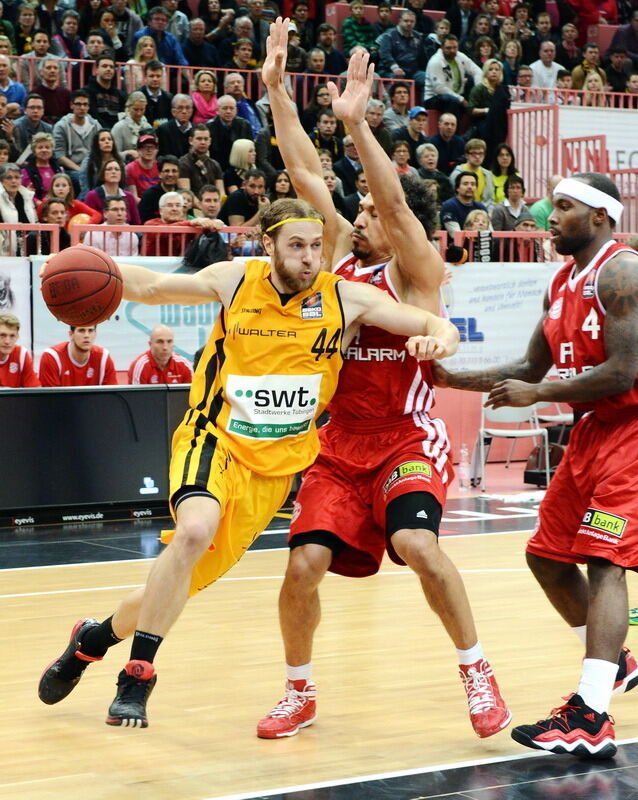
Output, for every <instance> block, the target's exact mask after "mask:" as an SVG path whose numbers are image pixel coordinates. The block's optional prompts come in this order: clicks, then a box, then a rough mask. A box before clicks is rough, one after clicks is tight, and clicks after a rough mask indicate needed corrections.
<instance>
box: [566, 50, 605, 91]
mask: <svg viewBox="0 0 638 800" xmlns="http://www.w3.org/2000/svg"><path fill="white" fill-rule="evenodd" d="M590 72H597V73H598V75H599V76H600V79H601V81H602V83H603V86H604V84H605V82H606V80H607V76H606V75H605V71H604V70H603V69H602V67H601V66H600V49H599V47H598V45H597V44H596V42H587V44H586V45H585V49H584V50H583V60H582V61H581V63H580V64H579V65H578V66H577V67H574V69H573V70H572V84H573V86H574V89H582V88H583V87H584V85H585V79H586V77H587V75H588V74H589V73H590Z"/></svg>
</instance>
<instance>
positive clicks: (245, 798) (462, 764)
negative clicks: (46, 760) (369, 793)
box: [203, 739, 638, 800]
mask: <svg viewBox="0 0 638 800" xmlns="http://www.w3.org/2000/svg"><path fill="white" fill-rule="evenodd" d="M636 743H638V739H621V740H619V741H616V744H617V745H623V744H636ZM542 756H547V753H546V752H545V751H543V752H540V751H539V752H537V753H520V754H518V753H516V754H514V755H510V756H495V757H493V758H479V759H476V760H474V761H457V762H452V763H450V764H437V765H436V766H431V767H417V768H415V769H402V770H397V771H396V772H381V773H379V774H377V775H359V776H357V777H356V778H344V779H342V780H335V781H318V782H317V783H304V784H299V785H298V786H288V787H286V788H282V789H267V790H266V791H263V790H262V791H261V792H242V793H240V794H224V795H214V796H211V797H206V798H203V800H254V798H268V797H272V796H273V795H277V794H292V793H293V792H304V791H305V792H307V791H311V790H312V789H324V788H326V789H327V788H329V787H331V786H335V787H337V786H352V785H353V784H360V783H367V782H368V781H383V780H388V779H392V778H404V777H408V776H410V775H427V774H428V773H430V772H444V771H446V770H453V769H463V768H467V767H481V766H485V765H487V764H502V763H505V762H509V761H522V760H523V759H525V758H541V757H542ZM628 766H631V765H628ZM627 768H628V767H612V768H610V769H604V770H601V772H618V771H620V770H623V769H627ZM591 774H592V773H591V772H582V773H578V775H583V776H584V775H591ZM565 777H567V776H558V775H557V776H556V778H557V779H561V778H565ZM569 777H570V778H574V777H577V775H575V774H574V773H570V775H569ZM538 780H546V778H540V779H538ZM529 782H530V783H536V782H537V781H529ZM513 785H515V784H499V785H498V786H484V787H480V789H478V787H476V786H473V787H472V788H473V789H475V790H477V789H478V790H479V791H481V792H485V791H489V790H490V789H495V788H503V787H507V786H513ZM463 791H464V790H461V792H463ZM465 791H468V790H465ZM452 794H455V792H452ZM435 796H439V795H435ZM444 796H445V795H444Z"/></svg>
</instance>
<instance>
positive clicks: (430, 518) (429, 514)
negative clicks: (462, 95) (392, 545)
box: [385, 492, 443, 536]
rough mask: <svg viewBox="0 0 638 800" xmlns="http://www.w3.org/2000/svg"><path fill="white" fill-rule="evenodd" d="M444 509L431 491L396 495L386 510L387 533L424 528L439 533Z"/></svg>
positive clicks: (390, 534) (388, 534)
mask: <svg viewBox="0 0 638 800" xmlns="http://www.w3.org/2000/svg"><path fill="white" fill-rule="evenodd" d="M442 514H443V509H442V508H441V504H440V503H439V501H438V500H437V499H436V497H434V495H432V494H430V493H429V492H408V493H407V494H401V495H399V496H398V497H395V498H394V500H391V501H390V502H389V503H388V506H387V508H386V511H385V528H386V535H387V536H392V534H393V533H396V532H397V531H400V530H406V529H407V530H417V529H419V528H424V529H425V530H428V531H432V532H433V533H434V534H436V536H438V535H439V525H440V524H441V516H442Z"/></svg>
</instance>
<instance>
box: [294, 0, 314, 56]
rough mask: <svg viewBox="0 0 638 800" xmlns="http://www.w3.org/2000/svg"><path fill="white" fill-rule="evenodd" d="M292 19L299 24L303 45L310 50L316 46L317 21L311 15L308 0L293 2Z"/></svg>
mask: <svg viewBox="0 0 638 800" xmlns="http://www.w3.org/2000/svg"><path fill="white" fill-rule="evenodd" d="M292 21H293V22H294V23H295V25H296V26H297V31H298V33H299V39H300V41H301V46H302V47H303V49H304V50H305V51H306V52H308V51H309V50H311V49H312V47H314V44H315V42H316V41H317V36H316V33H315V22H314V20H313V19H310V17H309V8H308V2H307V0H297V2H295V3H293V8H292Z"/></svg>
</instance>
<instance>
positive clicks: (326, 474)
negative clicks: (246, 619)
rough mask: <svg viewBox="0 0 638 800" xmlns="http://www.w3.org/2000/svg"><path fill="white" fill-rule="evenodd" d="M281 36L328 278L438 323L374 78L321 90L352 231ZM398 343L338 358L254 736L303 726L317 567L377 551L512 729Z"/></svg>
mask: <svg viewBox="0 0 638 800" xmlns="http://www.w3.org/2000/svg"><path fill="white" fill-rule="evenodd" d="M287 27H288V23H287V21H286V22H282V21H281V20H278V21H277V22H276V23H274V24H273V25H272V26H271V30H270V38H269V42H268V57H267V59H266V62H265V63H264V66H263V70H262V78H263V80H264V82H265V84H266V86H267V88H268V95H269V99H270V104H271V110H272V112H273V117H274V121H275V128H276V131H277V134H278V137H277V139H278V142H279V147H280V151H281V153H282V156H283V159H284V162H285V164H286V168H287V170H288V172H289V175H290V177H291V179H292V181H293V183H294V186H295V189H296V191H297V194H298V195H299V196H300V197H303V198H304V199H306V200H308V201H309V202H312V204H313V205H314V206H315V207H316V208H319V209H320V210H321V212H322V213H323V214H324V217H325V238H324V253H326V260H327V266H328V268H330V267H331V266H332V267H333V270H334V271H335V272H337V273H338V274H339V275H341V276H343V277H345V278H346V279H347V280H348V281H357V282H365V283H369V284H373V285H376V286H379V287H380V288H382V289H384V290H385V291H386V292H387V293H388V294H389V295H390V296H392V297H394V298H395V299H396V300H403V301H406V300H409V302H411V303H414V304H415V305H418V306H420V307H421V308H424V309H427V310H428V311H431V312H433V313H435V314H438V313H439V311H440V307H441V301H440V284H441V280H442V278H443V262H442V260H441V258H440V256H439V255H438V253H437V252H436V250H435V248H434V247H433V245H432V244H431V243H430V241H429V240H428V235H427V233H426V230H427V228H428V227H429V226H432V222H433V209H432V208H431V206H430V204H429V201H428V199H427V197H426V192H425V191H424V187H423V185H422V184H421V183H420V182H418V183H413V184H410V183H404V185H403V187H402V184H401V183H400V181H399V178H398V176H397V174H396V172H395V170H394V168H393V166H392V164H391V162H390V160H389V159H388V157H387V156H386V154H385V153H384V151H383V150H382V148H381V147H380V146H379V144H378V143H377V141H376V139H375V138H374V136H373V135H372V132H371V130H370V128H369V126H368V124H367V122H366V121H365V111H366V105H367V101H368V98H369V95H370V87H371V81H372V71H371V70H370V71H369V70H368V68H367V63H368V57H367V55H361V54H356V55H353V56H352V58H351V59H350V67H349V70H348V82H347V86H346V89H345V90H344V92H343V94H342V96H341V97H339V95H338V92H337V89H336V87H335V86H332V87H331V93H332V97H333V103H332V107H333V109H334V111H335V113H336V114H337V116H338V117H339V118H340V119H341V120H342V121H343V122H344V124H345V125H346V127H347V128H348V131H349V133H350V135H351V136H352V139H353V142H354V144H355V146H356V149H357V152H358V156H359V159H360V160H361V163H362V165H363V168H364V170H365V173H366V175H367V176H368V183H369V186H370V194H368V195H367V196H366V197H365V198H363V200H362V201H361V204H360V211H359V215H358V216H357V218H356V220H355V223H354V229H353V227H352V225H350V223H348V222H347V221H346V220H345V219H343V217H340V216H339V215H337V213H336V211H335V208H334V205H333V203H332V199H331V197H330V193H329V192H328V190H327V188H326V186H325V184H324V181H323V175H322V171H321V166H320V163H319V159H318V156H317V154H316V152H315V150H314V148H313V147H312V143H311V142H310V140H309V139H308V136H307V135H306V134H305V133H304V131H303V129H302V127H301V125H300V123H299V119H298V117H297V114H296V112H295V110H294V108H293V107H292V106H291V104H290V99H289V97H288V95H287V94H286V91H285V88H284V84H283V74H284V70H285V59H286V50H287V43H288V36H287ZM329 85H330V84H329ZM406 193H407V198H408V199H407V201H406ZM404 344H405V340H404V339H403V338H402V337H399V336H393V335H388V334H387V333H385V332H383V331H381V330H379V329H377V328H374V327H370V326H362V328H361V330H360V333H359V335H358V336H357V337H356V338H355V339H354V340H353V341H352V342H351V343H350V345H349V347H348V349H347V352H346V354H345V358H346V360H345V363H344V367H343V369H342V372H341V375H340V378H339V385H338V389H337V392H336V394H335V397H334V399H333V401H332V402H331V404H330V409H329V410H330V413H331V421H330V423H329V424H328V425H326V426H325V427H324V428H322V430H321V452H320V454H319V456H318V458H317V460H316V462H315V464H314V465H313V466H312V467H310V468H309V469H308V470H307V471H306V472H305V474H304V480H303V484H302V488H301V491H300V492H299V494H298V496H297V503H296V506H295V513H294V515H293V521H292V523H291V534H290V547H291V553H290V559H289V563H288V569H287V571H286V577H285V580H284V584H283V586H282V589H281V595H280V603H279V608H280V622H281V628H282V634H283V639H284V646H285V652H286V662H287V684H286V694H285V697H284V698H283V700H282V701H281V702H280V703H279V704H278V705H277V706H276V707H275V708H274V709H273V711H271V712H270V714H268V715H267V716H266V717H265V718H264V719H262V720H261V721H260V722H259V724H258V726H257V735H258V736H260V737H263V738H280V737H285V736H292V735H294V734H296V733H297V732H298V731H299V729H300V728H302V727H305V726H307V725H310V724H311V723H312V722H313V721H314V718H315V714H316V712H315V693H316V687H315V684H314V683H313V682H312V675H311V654H312V642H313V635H314V631H315V629H316V627H317V625H318V623H319V616H320V609H319V594H318V586H319V583H320V581H321V580H322V578H323V576H324V575H325V573H326V571H327V570H330V571H332V572H337V573H340V574H342V575H348V576H355V577H362V576H365V575H372V574H374V573H375V572H377V570H378V569H379V565H380V563H381V559H382V558H383V555H384V553H385V551H386V550H387V551H388V553H389V555H390V557H391V558H392V559H393V560H394V561H395V562H397V563H399V564H407V565H408V566H409V567H410V568H411V569H413V570H414V572H416V574H417V575H418V576H419V577H420V579H421V584H422V587H423V591H424V592H425V595H426V597H427V600H428V602H429V604H430V606H431V607H432V608H433V610H434V611H435V612H436V613H437V614H438V615H439V617H440V618H441V621H442V622H443V625H444V626H445V628H446V630H447V632H448V634H449V636H450V638H451V639H452V641H453V643H454V645H455V646H456V648H457V653H458V659H459V664H460V665H461V666H460V674H461V678H462V680H463V683H464V686H465V689H466V691H467V695H468V703H469V708H470V719H471V722H472V725H473V727H474V730H475V731H476V733H477V734H478V735H479V736H481V737H484V736H491V735H492V734H494V733H497V732H498V731H499V730H501V729H502V728H504V727H505V726H506V725H507V724H508V723H509V720H510V717H511V715H510V712H509V710H508V709H507V707H506V706H505V703H504V702H503V700H502V698H501V696H500V693H499V691H498V687H497V685H496V682H495V680H494V676H493V673H492V670H491V668H490V665H489V664H488V662H487V661H486V660H485V659H484V656H483V651H482V648H481V645H480V643H479V641H478V637H477V633H476V629H475V626H474V621H473V617H472V611H471V609H470V605H469V602H468V598H467V595H466V592H465V587H464V585H463V581H462V579H461V576H460V575H459V572H458V570H457V569H456V567H455V566H454V565H453V564H452V562H451V561H450V560H449V558H448V557H447V556H446V555H445V554H444V553H443V552H442V551H441V549H440V548H439V545H438V528H439V523H440V519H441V512H442V504H443V502H444V500H445V495H446V489H447V486H448V484H449V482H450V479H451V477H452V475H453V471H452V467H451V462H450V445H449V443H448V440H447V434H446V431H445V425H444V423H443V422H442V420H440V419H436V418H433V417H430V415H429V412H430V410H431V408H432V405H433V402H434V392H433V390H432V380H431V372H430V370H431V367H430V365H429V364H428V363H427V362H421V363H417V362H416V361H415V360H414V359H412V358H405V357H404V356H403V349H404ZM325 346H326V347H330V343H329V342H326V344H325Z"/></svg>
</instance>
